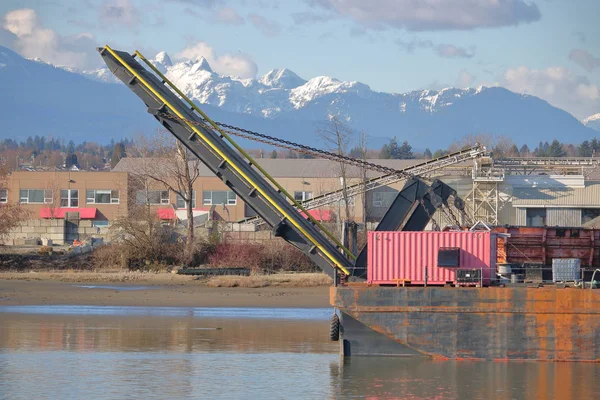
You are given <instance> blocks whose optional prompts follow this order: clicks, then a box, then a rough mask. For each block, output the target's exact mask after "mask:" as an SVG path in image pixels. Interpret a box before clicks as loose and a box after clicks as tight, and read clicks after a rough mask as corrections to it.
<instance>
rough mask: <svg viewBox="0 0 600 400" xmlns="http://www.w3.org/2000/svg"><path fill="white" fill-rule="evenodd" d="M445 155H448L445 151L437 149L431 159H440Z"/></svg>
mask: <svg viewBox="0 0 600 400" xmlns="http://www.w3.org/2000/svg"><path fill="white" fill-rule="evenodd" d="M446 154H448V152H447V151H446V150H442V149H437V150H436V151H435V153H433V158H440V157H443V156H445V155H446Z"/></svg>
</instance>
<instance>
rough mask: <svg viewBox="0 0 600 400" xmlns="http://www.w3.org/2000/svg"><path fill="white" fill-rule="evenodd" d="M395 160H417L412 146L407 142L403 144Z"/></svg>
mask: <svg viewBox="0 0 600 400" xmlns="http://www.w3.org/2000/svg"><path fill="white" fill-rule="evenodd" d="M393 158H397V159H400V160H411V159H413V158H415V156H414V154H413V152H412V146H411V145H410V144H408V142H407V141H406V140H405V141H404V142H403V143H402V146H400V148H399V149H398V154H396V157H393Z"/></svg>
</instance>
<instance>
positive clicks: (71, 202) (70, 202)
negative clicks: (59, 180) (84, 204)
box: [60, 189, 79, 208]
mask: <svg viewBox="0 0 600 400" xmlns="http://www.w3.org/2000/svg"><path fill="white" fill-rule="evenodd" d="M60 206H61V207H70V208H77V207H79V190H77V189H61V190H60Z"/></svg>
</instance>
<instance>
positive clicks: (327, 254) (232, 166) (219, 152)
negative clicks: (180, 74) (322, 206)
mask: <svg viewBox="0 0 600 400" xmlns="http://www.w3.org/2000/svg"><path fill="white" fill-rule="evenodd" d="M104 48H105V49H106V50H107V51H108V52H109V53H110V54H111V55H112V56H113V57H114V58H115V59H116V60H117V61H119V62H120V63H121V64H122V65H123V66H124V67H125V68H126V69H127V70H128V71H129V72H130V73H131V74H132V75H133V76H134V77H135V78H136V79H137V80H138V81H139V82H141V83H142V84H144V86H145V87H146V88H147V89H148V90H149V91H150V92H152V94H153V95H154V96H156V98H157V99H159V100H160V101H161V102H162V103H163V104H165V105H166V106H167V107H169V108H170V109H171V111H172V112H173V113H174V114H175V115H176V116H177V117H179V118H180V119H181V120H182V121H184V122H185V124H186V125H187V126H188V127H189V128H190V129H191V130H192V131H193V132H194V133H196V134H197V135H198V136H200V137H201V138H202V140H203V141H204V142H205V143H206V144H207V145H209V146H210V147H211V149H212V150H213V151H214V152H215V153H216V154H218V155H219V156H220V157H221V158H222V159H223V160H225V161H227V162H228V163H229V165H230V167H231V168H232V169H233V170H235V171H236V172H237V173H238V174H239V175H240V176H241V177H243V178H244V179H245V180H246V181H247V182H249V183H250V184H251V185H252V186H253V187H254V188H255V189H256V190H257V191H258V192H259V193H260V194H261V195H262V196H263V197H264V198H265V199H267V200H268V201H269V203H271V205H272V206H273V207H275V208H276V209H277V210H278V211H279V212H280V213H281V214H282V215H283V216H284V217H285V218H287V220H288V221H289V222H290V223H292V225H294V226H295V227H296V229H298V230H299V231H300V232H302V234H303V235H304V236H305V237H306V238H307V239H308V240H310V242H311V243H312V244H313V245H314V246H315V247H316V248H317V249H319V250H320V251H321V253H323V254H324V255H325V256H326V257H327V259H328V260H329V261H330V262H331V263H332V264H333V265H334V266H335V267H336V268H338V269H340V270H341V271H342V272H344V274H346V275H350V271H348V269H347V268H345V267H344V266H343V265H340V264H338V262H337V261H336V258H335V257H334V256H333V255H332V254H331V253H330V252H329V251H327V249H325V248H324V247H323V246H321V245H320V244H319V242H318V241H317V240H315V238H314V237H313V236H312V235H310V234H309V233H308V232H307V231H306V230H305V229H304V228H303V227H302V226H301V225H300V224H298V222H297V221H296V220H295V219H294V218H293V217H292V216H291V215H290V214H289V213H288V212H287V211H286V210H284V209H283V208H281V207H280V206H279V205H278V204H277V203H276V202H274V201H273V199H272V198H271V197H270V196H269V195H268V193H266V192H265V191H264V190H263V189H261V188H260V187H259V186H258V185H257V184H256V183H255V182H254V181H253V180H252V179H251V178H250V177H249V176H248V175H247V174H246V173H245V172H244V171H242V170H241V169H240V168H239V167H238V166H237V165H236V164H235V163H234V162H232V161H231V160H230V159H229V157H227V155H225V154H224V153H223V152H222V151H221V150H220V149H219V148H217V147H215V146H214V145H213V144H212V143H211V142H210V141H209V140H208V138H207V137H206V135H204V134H203V133H202V132H201V131H200V130H199V129H198V128H196V127H195V126H194V125H193V124H190V123H189V122H187V121H186V119H185V117H184V116H183V114H181V113H180V112H179V111H178V110H177V109H176V108H175V107H174V106H173V105H172V104H171V103H170V102H169V101H167V99H166V98H165V97H164V96H162V95H161V94H160V93H158V92H157V91H156V90H155V89H154V88H152V87H151V86H150V85H149V84H148V82H147V81H146V80H145V79H144V78H143V77H142V76H141V75H140V74H139V73H137V72H136V71H135V70H134V69H133V68H131V66H130V65H128V64H127V63H126V62H125V60H123V59H122V58H121V56H119V55H118V54H117V53H116V52H115V51H114V50H113V49H111V48H110V47H109V46H108V45H106V46H105V47H104ZM136 54H139V52H137V51H136ZM184 97H185V96H184ZM198 111H199V110H198ZM199 112H200V113H201V115H202V116H203V117H204V118H205V119H207V121H210V122H211V123H212V124H214V125H213V126H217V125H216V124H215V123H214V122H213V121H211V120H210V119H208V118H207V117H205V115H204V113H202V112H201V111H199ZM216 129H218V130H220V128H218V126H217V128H216ZM220 133H224V132H220ZM224 136H225V137H228V136H227V135H224ZM229 141H230V142H231V143H232V144H233V143H234V142H233V140H231V139H230V138H229ZM234 145H235V144H234ZM236 148H237V149H238V150H241V148H239V147H237V145H236ZM241 151H243V150H241ZM244 153H245V152H244ZM244 155H245V156H246V157H247V158H248V160H249V161H251V162H252V163H253V164H254V165H255V166H256V167H257V168H259V166H258V164H256V163H255V162H254V160H253V159H252V158H250V156H249V155H248V154H247V153H245V154H244ZM259 170H261V172H263V171H264V170H262V169H259ZM263 173H264V174H266V172H263ZM266 176H268V174H267V175H266ZM271 179H273V178H271ZM278 189H279V190H282V189H283V188H281V187H280V186H279V187H278ZM282 192H285V194H286V195H287V196H288V198H289V197H291V196H290V195H289V193H287V192H286V191H285V190H282ZM292 200H293V201H294V203H295V204H296V205H298V203H297V202H296V201H295V200H294V199H293V198H292ZM300 207H301V206H300ZM305 212H306V211H305ZM306 215H307V217H310V215H309V214H308V212H306ZM342 248H343V246H342ZM346 251H347V252H348V253H350V251H349V250H347V249H346ZM350 254H351V253H350Z"/></svg>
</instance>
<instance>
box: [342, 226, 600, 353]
mask: <svg viewBox="0 0 600 400" xmlns="http://www.w3.org/2000/svg"><path fill="white" fill-rule="evenodd" d="M599 233H600V232H599V231H597V230H596V231H595V230H592V229H583V228H519V227H510V228H508V227H501V228H494V229H492V231H491V232H464V231H463V232H370V233H369V241H368V245H369V246H371V248H370V249H369V257H368V260H369V266H368V276H367V283H348V284H342V285H338V286H336V287H333V288H332V289H331V305H332V306H333V307H335V308H337V309H338V310H339V311H340V314H341V329H340V330H341V335H340V336H341V349H340V350H341V352H342V353H343V354H344V355H345V356H357V355H392V356H409V355H410V356H429V357H435V358H448V359H477V360H545V361H590V362H600V290H597V289H596V290H594V289H593V287H594V286H595V283H594V282H592V280H595V281H600V270H597V269H596V268H594V267H598V265H597V263H596V262H597V261H600V259H598V250H599V249H600V235H599ZM449 249H452V250H454V253H455V257H450V258H449V257H448V253H450V254H452V251H451V250H449ZM438 257H440V258H441V257H443V258H444V259H443V260H439V259H438ZM559 257H560V258H559ZM565 259H566V260H568V261H575V264H576V265H577V269H576V271H573V268H572V267H570V265H571V264H573V262H571V264H569V263H567V264H566V267H567V268H568V269H569V270H567V271H566V272H569V273H570V275H569V274H567V275H565V274H564V273H562V274H561V272H564V271H560V270H557V269H556V265H555V268H554V270H553V268H551V267H549V266H547V265H548V264H549V263H551V262H552V261H551V260H555V261H557V260H565ZM449 261H450V262H449ZM427 264H428V266H427ZM555 264H557V263H555ZM497 265H502V266H504V268H505V269H506V266H507V265H508V266H512V268H513V272H518V273H519V274H512V275H513V277H514V276H517V277H518V278H519V279H517V282H515V283H511V281H510V280H508V279H506V278H503V277H502V276H500V275H499V274H498V268H497ZM580 265H583V266H584V267H583V268H581V267H580ZM461 268H468V269H469V270H470V271H473V272H474V274H473V275H474V276H475V279H472V280H465V278H464V276H463V277H461V276H458V275H457V274H456V273H455V272H454V271H455V270H460V269H461ZM478 270H479V271H481V272H480V273H479V274H477V273H476V272H477V271H478ZM508 270H509V271H510V267H509V268H508ZM593 271H598V273H597V274H596V276H595V277H594V276H593ZM553 274H554V275H555V278H556V276H560V277H561V278H564V276H568V277H569V278H570V279H572V281H568V282H555V281H556V280H557V279H552V275H553ZM428 275H429V282H428V281H427V276H428ZM548 275H549V277H550V278H549V279H543V278H544V276H548ZM424 277H425V278H424ZM502 279H503V280H502ZM518 281H521V282H518ZM390 284H393V285H390Z"/></svg>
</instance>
